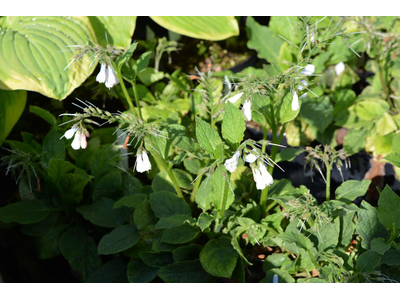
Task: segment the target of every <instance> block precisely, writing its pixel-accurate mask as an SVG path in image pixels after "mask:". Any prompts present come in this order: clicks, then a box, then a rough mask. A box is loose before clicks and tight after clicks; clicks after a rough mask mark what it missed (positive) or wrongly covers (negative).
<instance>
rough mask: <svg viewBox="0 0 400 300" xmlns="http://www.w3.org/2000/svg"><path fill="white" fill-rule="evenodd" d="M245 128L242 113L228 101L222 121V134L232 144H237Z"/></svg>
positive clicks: (241, 138)
mask: <svg viewBox="0 0 400 300" xmlns="http://www.w3.org/2000/svg"><path fill="white" fill-rule="evenodd" d="M245 130H246V122H245V121H244V118H243V115H242V113H241V112H240V110H239V109H238V108H236V107H235V106H234V105H233V104H232V103H230V102H229V101H228V103H227V104H226V110H225V115H224V120H223V122H222V136H223V137H224V139H225V140H226V141H228V142H229V143H231V144H232V145H238V144H239V143H240V142H241V141H242V140H243V137H244V131H245Z"/></svg>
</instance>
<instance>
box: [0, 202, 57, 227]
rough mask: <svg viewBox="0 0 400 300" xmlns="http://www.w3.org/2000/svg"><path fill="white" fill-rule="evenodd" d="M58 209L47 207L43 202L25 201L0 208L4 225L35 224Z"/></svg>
mask: <svg viewBox="0 0 400 300" xmlns="http://www.w3.org/2000/svg"><path fill="white" fill-rule="evenodd" d="M57 210H58V209H57V208H54V207H49V206H47V205H46V204H45V203H44V201H43V200H32V201H29V200H25V201H20V202H16V203H12V204H9V205H7V206H4V207H1V208H0V220H1V221H2V222H4V223H10V222H17V223H19V224H33V223H37V222H40V221H42V220H44V219H45V218H46V217H47V216H48V215H49V213H51V212H52V211H57Z"/></svg>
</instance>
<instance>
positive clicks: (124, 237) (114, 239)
mask: <svg viewBox="0 0 400 300" xmlns="http://www.w3.org/2000/svg"><path fill="white" fill-rule="evenodd" d="M138 240H139V232H138V230H137V228H136V226H135V225H130V224H129V225H123V226H119V227H117V228H115V229H114V230H113V231H111V232H110V233H109V234H106V235H105V236H103V237H102V239H101V240H100V242H99V249H98V252H99V254H115V253H119V252H122V251H124V250H126V249H129V248H131V247H133V246H134V245H135V244H136V243H137V242H138Z"/></svg>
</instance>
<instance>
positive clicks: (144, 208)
mask: <svg viewBox="0 0 400 300" xmlns="http://www.w3.org/2000/svg"><path fill="white" fill-rule="evenodd" d="M133 223H134V224H135V225H136V226H137V228H138V229H139V230H143V229H146V228H148V227H153V226H154V225H155V224H156V223H157V219H156V217H155V216H154V213H153V211H152V210H151V207H150V202H149V201H148V200H145V201H143V202H142V203H140V204H139V206H138V207H137V208H136V209H135V211H134V213H133Z"/></svg>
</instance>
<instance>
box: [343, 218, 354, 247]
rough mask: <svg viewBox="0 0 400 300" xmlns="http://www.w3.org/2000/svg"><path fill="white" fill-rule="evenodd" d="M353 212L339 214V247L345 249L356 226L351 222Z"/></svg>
mask: <svg viewBox="0 0 400 300" xmlns="http://www.w3.org/2000/svg"><path fill="white" fill-rule="evenodd" d="M355 213H356V212H355V211H346V210H343V211H342V212H341V213H340V214H339V219H340V236H339V245H340V246H342V247H346V246H347V245H348V244H349V243H350V242H351V240H352V238H353V235H354V231H355V229H356V225H355V224H354V222H353V218H354V215H355Z"/></svg>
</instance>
